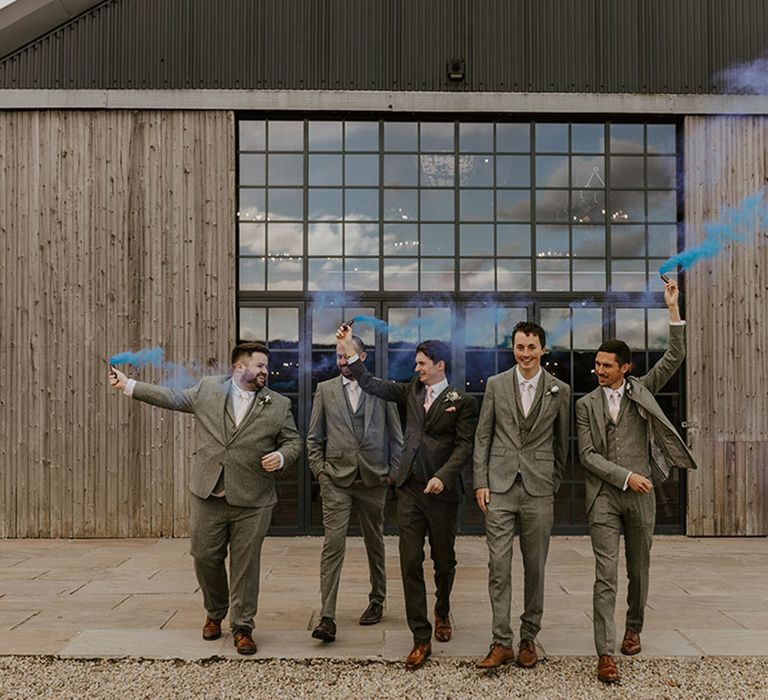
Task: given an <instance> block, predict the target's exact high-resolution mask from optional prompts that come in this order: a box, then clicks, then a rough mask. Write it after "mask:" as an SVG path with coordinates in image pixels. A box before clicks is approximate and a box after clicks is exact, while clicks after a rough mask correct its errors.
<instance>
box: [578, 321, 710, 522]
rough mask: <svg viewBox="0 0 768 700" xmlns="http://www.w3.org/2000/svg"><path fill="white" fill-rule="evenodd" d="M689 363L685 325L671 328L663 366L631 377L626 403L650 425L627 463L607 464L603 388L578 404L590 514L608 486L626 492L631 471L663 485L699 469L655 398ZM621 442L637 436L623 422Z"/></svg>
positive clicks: (661, 361)
mask: <svg viewBox="0 0 768 700" xmlns="http://www.w3.org/2000/svg"><path fill="white" fill-rule="evenodd" d="M684 359H685V326H682V325H671V326H670V329H669V348H668V349H667V351H666V352H665V353H664V355H663V356H662V357H661V359H659V361H658V362H657V363H656V364H655V365H654V366H653V367H652V368H651V369H650V371H649V372H648V373H647V374H645V375H644V376H642V377H627V378H626V390H625V393H624V399H623V401H633V402H635V404H636V405H637V409H638V412H639V414H640V416H641V417H642V418H644V419H645V420H646V421H647V433H648V439H647V440H646V442H645V443H644V444H641V445H638V446H637V448H636V449H635V448H632V447H630V452H631V453H632V457H631V459H629V460H627V461H628V463H627V464H616V463H615V462H612V461H611V460H610V459H608V441H607V420H608V419H607V418H606V415H605V410H604V398H603V393H604V392H603V389H602V387H597V388H596V389H595V390H594V391H592V392H590V393H589V394H587V395H586V396H584V397H582V398H581V399H579V400H578V401H577V402H576V430H577V434H578V442H579V456H580V458H581V463H582V465H583V466H584V469H585V472H584V479H585V482H586V496H587V513H589V511H590V509H591V508H592V505H593V504H594V502H595V498H597V494H598V493H599V492H600V488H601V486H602V484H603V483H604V482H606V483H609V484H612V485H613V486H615V487H616V488H619V489H621V488H623V487H624V483H625V482H626V480H627V476H628V474H629V472H631V471H632V472H640V473H642V472H645V473H647V474H651V477H652V479H653V480H654V481H663V480H664V479H666V478H667V476H668V475H669V470H670V469H671V468H673V467H676V468H679V469H696V462H694V460H693V456H692V455H691V453H690V450H689V449H688V446H687V445H686V444H685V441H684V440H683V439H682V438H681V437H680V435H679V434H678V432H677V431H676V430H675V427H674V426H673V425H672V423H671V422H670V421H669V419H668V418H667V417H666V416H665V415H664V411H662V410H661V407H660V406H659V404H658V403H657V402H656V399H655V398H654V397H653V395H654V394H656V393H657V392H658V391H659V390H660V389H661V388H662V387H663V386H664V385H665V384H666V383H667V382H668V381H669V379H670V378H671V377H672V375H673V374H674V373H675V372H676V371H677V369H678V368H679V367H680V365H681V364H682V362H683V360H684ZM616 430H617V431H618V439H624V440H625V441H626V442H628V443H630V446H631V442H632V440H633V436H622V423H621V421H620V422H619V424H618V425H617V426H616ZM624 430H626V428H624Z"/></svg>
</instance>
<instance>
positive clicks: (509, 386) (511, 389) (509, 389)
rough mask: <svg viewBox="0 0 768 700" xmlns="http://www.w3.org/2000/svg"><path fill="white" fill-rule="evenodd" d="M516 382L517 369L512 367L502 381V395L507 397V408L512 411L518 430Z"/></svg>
mask: <svg viewBox="0 0 768 700" xmlns="http://www.w3.org/2000/svg"><path fill="white" fill-rule="evenodd" d="M516 383H517V370H516V369H515V368H514V367H513V368H512V369H511V370H510V371H509V373H508V374H507V376H506V377H504V379H503V381H502V384H501V385H502V386H503V387H504V395H505V396H506V397H507V402H508V403H509V410H510V411H511V412H512V418H513V419H514V421H515V425H516V426H517V429H518V430H520V418H521V416H520V413H519V411H518V410H517V390H516V387H515V384H516Z"/></svg>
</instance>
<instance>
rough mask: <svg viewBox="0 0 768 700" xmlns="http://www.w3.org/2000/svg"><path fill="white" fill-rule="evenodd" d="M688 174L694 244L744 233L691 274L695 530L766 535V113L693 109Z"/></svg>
mask: <svg viewBox="0 0 768 700" xmlns="http://www.w3.org/2000/svg"><path fill="white" fill-rule="evenodd" d="M685 179H686V181H685V193H686V194H685V218H686V245H687V246H691V245H696V244H698V243H700V242H701V241H702V240H703V239H704V237H705V231H704V224H705V222H707V221H718V220H723V221H726V222H729V223H731V224H733V223H734V222H741V223H740V224H739V225H738V226H737V227H736V228H737V229H738V230H737V231H736V232H737V233H738V234H739V235H741V236H742V237H743V240H741V241H738V242H735V243H731V244H729V245H728V246H727V247H726V250H725V251H724V252H723V253H721V254H719V255H717V256H716V257H714V258H713V259H711V260H708V261H705V262H701V263H699V264H698V265H695V266H694V267H692V268H691V269H690V271H689V272H688V276H687V298H688V299H687V310H688V324H689V342H688V348H689V352H688V362H687V368H688V369H687V382H688V383H687V391H688V420H689V422H690V423H692V428H691V429H689V439H690V442H691V446H692V448H693V451H694V454H695V456H696V458H697V461H698V463H699V470H698V471H697V472H694V473H692V474H691V475H690V477H689V480H688V534H690V535H768V389H766V387H768V234H767V233H766V231H767V230H768V229H767V227H766V218H765V212H766V211H767V210H768V198H766V191H767V190H766V188H767V187H768V119H765V118H763V117H689V118H687V119H686V120H685ZM750 197H754V199H752V200H750V199H748V198H750ZM728 208H735V209H736V211H737V212H738V214H736V215H734V214H729V213H728Z"/></svg>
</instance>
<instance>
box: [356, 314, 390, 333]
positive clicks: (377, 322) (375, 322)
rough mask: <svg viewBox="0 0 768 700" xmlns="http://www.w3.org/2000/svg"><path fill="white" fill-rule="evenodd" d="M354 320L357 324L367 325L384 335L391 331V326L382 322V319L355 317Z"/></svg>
mask: <svg viewBox="0 0 768 700" xmlns="http://www.w3.org/2000/svg"><path fill="white" fill-rule="evenodd" d="M352 320H353V321H354V322H355V323H367V324H368V325H371V326H373V327H374V328H375V329H376V330H377V331H381V332H382V333H386V332H387V331H389V324H388V323H387V322H386V321H382V320H381V319H380V318H376V317H375V316H355V317H354V318H353V319H352Z"/></svg>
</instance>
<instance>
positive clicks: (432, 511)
mask: <svg viewBox="0 0 768 700" xmlns="http://www.w3.org/2000/svg"><path fill="white" fill-rule="evenodd" d="M336 337H337V338H339V340H340V343H341V345H342V346H343V348H344V352H345V354H346V355H347V360H348V362H349V367H350V370H351V373H352V377H353V378H354V379H357V381H358V383H359V384H360V387H361V388H362V390H363V391H365V392H366V393H368V394H372V395H374V396H378V397H379V398H382V399H384V400H386V401H393V402H396V403H397V404H398V405H399V406H400V407H402V408H403V409H404V410H405V411H406V426H405V448H404V449H403V456H402V459H401V461H400V468H399V470H398V472H397V476H396V477H395V485H396V486H397V527H398V530H399V532H400V538H399V546H400V571H401V574H402V578H403V591H404V593H405V614H406V617H407V619H408V627H409V628H410V630H411V633H412V634H413V648H412V649H411V652H410V654H408V657H407V658H406V660H405V667H406V669H408V670H411V671H412V670H415V669H417V668H420V667H421V666H423V665H424V663H425V662H426V660H427V658H428V657H429V656H430V654H431V653H432V644H431V638H432V625H430V623H429V620H428V618H427V591H426V586H425V583H424V544H425V540H426V539H427V538H428V539H429V550H430V554H431V556H432V561H433V563H434V566H435V588H436V591H435V597H436V600H435V639H437V641H439V642H447V641H449V640H450V639H451V635H452V627H451V621H450V617H449V613H450V605H451V601H450V595H451V590H452V588H453V580H454V577H455V575H456V553H455V550H454V542H455V539H456V518H457V515H458V509H459V501H460V499H461V493H462V491H463V483H462V481H461V470H462V468H463V467H464V465H465V464H467V463H468V462H469V461H470V459H471V458H472V443H473V438H474V434H475V427H476V424H477V401H476V400H475V398H474V397H473V396H470V395H469V394H466V393H464V392H462V391H460V390H459V389H457V388H455V387H453V386H452V385H451V384H450V383H449V382H448V379H447V377H446V376H445V375H446V371H447V365H448V362H449V361H450V347H449V346H448V345H447V344H446V343H443V342H440V341H438V340H425V341H424V342H422V343H420V344H419V346H418V347H417V348H416V365H415V368H414V371H415V373H416V376H415V377H414V378H413V379H412V380H411V381H410V382H389V381H385V380H383V379H377V378H376V377H373V376H371V375H370V374H369V373H368V370H366V368H365V365H363V363H362V362H360V360H359V356H358V355H357V351H356V349H355V346H354V343H353V342H352V333H351V331H350V329H349V326H346V325H344V326H341V327H340V328H339V329H338V331H337V332H336Z"/></svg>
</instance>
